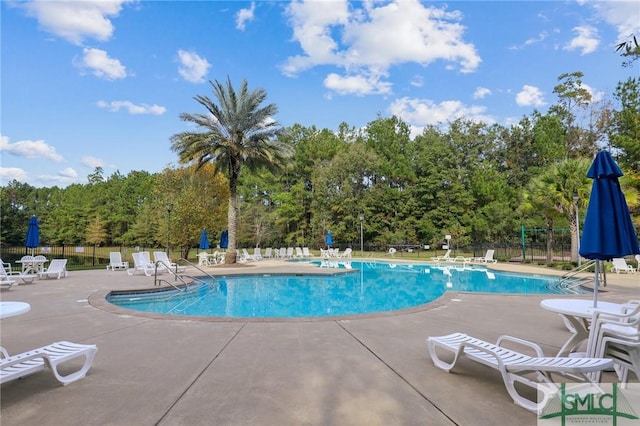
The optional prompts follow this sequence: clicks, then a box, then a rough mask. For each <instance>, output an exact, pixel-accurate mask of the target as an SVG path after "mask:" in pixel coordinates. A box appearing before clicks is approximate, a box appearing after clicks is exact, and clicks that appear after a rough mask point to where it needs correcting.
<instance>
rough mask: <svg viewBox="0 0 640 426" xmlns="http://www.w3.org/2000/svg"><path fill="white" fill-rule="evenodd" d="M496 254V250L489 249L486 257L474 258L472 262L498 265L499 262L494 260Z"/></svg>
mask: <svg viewBox="0 0 640 426" xmlns="http://www.w3.org/2000/svg"><path fill="white" fill-rule="evenodd" d="M494 253H495V250H493V249H488V250H487V252H486V253H485V255H484V256H482V257H474V258H473V259H471V260H472V262H480V263H489V262H491V263H498V261H497V260H496V259H494V258H493V254H494Z"/></svg>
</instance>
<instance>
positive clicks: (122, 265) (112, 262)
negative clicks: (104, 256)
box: [107, 251, 129, 271]
mask: <svg viewBox="0 0 640 426" xmlns="http://www.w3.org/2000/svg"><path fill="white" fill-rule="evenodd" d="M109 269H111V270H112V271H116V270H122V271H126V270H127V269H129V262H125V261H123V260H122V254H121V253H120V252H119V251H112V252H110V253H109V264H108V265H107V270H109Z"/></svg>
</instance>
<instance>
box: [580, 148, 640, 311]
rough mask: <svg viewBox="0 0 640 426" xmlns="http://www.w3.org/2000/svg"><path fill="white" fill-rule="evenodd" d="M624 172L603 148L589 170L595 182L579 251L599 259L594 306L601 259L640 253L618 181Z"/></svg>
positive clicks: (591, 257) (588, 174)
mask: <svg viewBox="0 0 640 426" xmlns="http://www.w3.org/2000/svg"><path fill="white" fill-rule="evenodd" d="M622 175H623V173H622V170H620V167H618V164H616V162H615V160H614V159H613V157H611V154H609V152H608V151H600V152H599V153H598V155H596V158H595V159H594V160H593V164H591V167H590V168H589V171H588V172H587V177H588V178H590V179H593V185H592V187H591V196H590V197H589V206H588V207H587V214H586V216H585V218H584V225H583V232H582V238H581V239H580V255H581V256H582V257H585V258H587V259H594V260H595V261H596V273H595V280H594V286H593V287H594V289H593V306H594V307H597V306H598V284H599V283H598V281H599V275H600V261H601V260H609V259H612V258H614V257H624V256H627V255H629V254H638V253H640V248H639V247H638V237H637V236H636V231H635V229H634V228H633V223H632V222H631V214H630V213H629V207H628V206H627V201H626V199H625V198H624V194H623V193H622V190H621V189H620V182H619V181H618V178H619V177H621V176H622Z"/></svg>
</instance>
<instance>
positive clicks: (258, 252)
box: [253, 247, 262, 260]
mask: <svg viewBox="0 0 640 426" xmlns="http://www.w3.org/2000/svg"><path fill="white" fill-rule="evenodd" d="M261 252H262V250H261V249H260V247H254V248H253V260H262V253H261Z"/></svg>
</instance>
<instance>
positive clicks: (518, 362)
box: [427, 333, 613, 413]
mask: <svg viewBox="0 0 640 426" xmlns="http://www.w3.org/2000/svg"><path fill="white" fill-rule="evenodd" d="M505 341H507V342H511V343H517V344H521V345H523V346H526V347H528V348H529V350H533V351H534V352H535V354H536V355H535V356H530V355H525V354H522V353H520V352H516V351H514V350H511V349H507V348H505V347H504V346H502V342H505ZM427 347H428V349H429V355H430V356H431V359H432V360H433V363H434V364H435V366H436V367H438V368H441V369H443V370H445V371H447V372H449V371H451V370H452V369H453V367H455V365H456V363H457V362H458V360H459V359H460V358H462V357H463V355H464V356H465V357H466V358H469V359H471V360H473V361H476V362H479V363H480V364H483V365H486V366H488V367H492V368H495V369H496V370H498V371H500V374H501V375H502V380H503V381H504V385H505V387H506V388H507V392H508V393H509V395H510V396H511V398H513V402H515V403H516V404H517V405H519V406H521V407H523V408H525V409H527V410H529V411H532V412H534V413H538V412H539V411H540V410H541V409H542V408H543V407H544V406H545V404H546V403H547V401H548V400H549V399H550V398H552V397H553V396H554V395H555V394H556V392H557V387H556V386H555V385H554V384H553V380H552V378H551V373H556V374H562V375H566V374H570V375H571V377H572V378H574V379H579V380H580V381H584V382H591V380H590V379H589V375H588V373H592V372H596V371H601V370H604V369H606V368H611V366H612V365H613V361H612V360H610V359H604V358H579V357H575V358H574V357H571V358H569V357H545V356H544V353H543V352H542V348H540V346H539V345H537V344H535V343H533V342H529V341H527V340H523V339H518V338H516V337H511V336H500V337H499V338H498V341H497V343H495V344H494V343H488V342H485V341H482V340H480V339H476V338H474V337H471V336H468V335H466V334H463V333H453V334H449V335H446V336H438V337H429V338H427ZM439 351H440V352H447V353H448V354H449V355H453V360H452V361H451V362H446V361H444V360H442V359H441V358H440V355H439V353H438V352H439ZM528 373H533V375H531V374H528ZM526 374H528V375H527V376H525V375H526ZM516 383H521V384H523V385H525V386H528V387H531V388H533V390H534V391H536V390H541V389H538V385H539V384H546V385H547V391H545V395H544V398H543V400H542V401H541V402H540V403H536V402H535V401H532V400H530V399H528V398H526V397H525V396H523V395H521V394H520V393H519V392H518V391H517V390H516Z"/></svg>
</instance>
